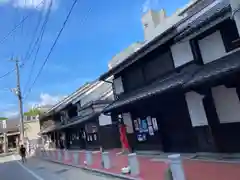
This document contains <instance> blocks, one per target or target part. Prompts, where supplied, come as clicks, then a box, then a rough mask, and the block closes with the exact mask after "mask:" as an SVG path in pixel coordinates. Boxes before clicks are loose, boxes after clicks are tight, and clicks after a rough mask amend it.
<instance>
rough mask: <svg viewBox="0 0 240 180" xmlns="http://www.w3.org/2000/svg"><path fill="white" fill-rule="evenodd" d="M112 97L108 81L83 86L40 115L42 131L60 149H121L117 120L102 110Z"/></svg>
mask: <svg viewBox="0 0 240 180" xmlns="http://www.w3.org/2000/svg"><path fill="white" fill-rule="evenodd" d="M111 96H112V88H111V86H110V85H109V84H107V83H103V82H94V83H93V84H92V85H90V86H88V87H87V88H86V87H82V88H81V89H79V90H78V91H77V93H75V95H74V93H73V94H72V95H71V96H70V97H71V98H67V99H65V100H63V101H62V102H61V103H59V104H58V105H56V106H55V107H54V108H52V109H51V110H50V111H49V112H48V113H47V115H45V117H43V118H41V124H42V127H43V128H42V131H41V134H45V135H47V136H48V137H50V139H51V140H52V142H53V143H54V144H55V146H56V147H57V148H67V149H98V150H99V149H100V147H101V148H103V149H111V148H119V147H120V140H119V132H118V125H117V119H116V118H115V119H114V118H112V117H109V116H105V115H103V114H102V113H101V112H102V110H103V108H105V107H106V106H107V105H109V104H110V103H111V102H112V97H111ZM53 109H54V110H53ZM109 134H111V136H109Z"/></svg>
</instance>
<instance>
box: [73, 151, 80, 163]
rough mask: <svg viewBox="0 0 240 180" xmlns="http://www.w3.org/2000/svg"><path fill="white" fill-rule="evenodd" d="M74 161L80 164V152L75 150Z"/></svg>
mask: <svg viewBox="0 0 240 180" xmlns="http://www.w3.org/2000/svg"><path fill="white" fill-rule="evenodd" d="M73 163H74V164H75V165H78V164H79V152H73Z"/></svg>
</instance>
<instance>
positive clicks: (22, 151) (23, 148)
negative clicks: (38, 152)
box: [20, 145, 27, 163]
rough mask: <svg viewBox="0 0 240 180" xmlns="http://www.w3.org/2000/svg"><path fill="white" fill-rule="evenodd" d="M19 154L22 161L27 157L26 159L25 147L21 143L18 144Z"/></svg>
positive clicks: (25, 160)
mask: <svg viewBox="0 0 240 180" xmlns="http://www.w3.org/2000/svg"><path fill="white" fill-rule="evenodd" d="M20 156H21V159H22V163H25V162H27V159H26V148H25V147H24V146H23V145H21V146H20Z"/></svg>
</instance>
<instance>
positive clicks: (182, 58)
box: [171, 41, 194, 67]
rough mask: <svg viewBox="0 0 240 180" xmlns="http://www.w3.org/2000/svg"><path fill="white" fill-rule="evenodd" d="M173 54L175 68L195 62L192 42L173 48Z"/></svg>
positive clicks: (176, 45) (181, 43)
mask: <svg viewBox="0 0 240 180" xmlns="http://www.w3.org/2000/svg"><path fill="white" fill-rule="evenodd" d="M171 52H172V57H173V62H174V66H175V67H179V66H182V65H184V64H186V63H188V62H190V61H193V60H194V57H193V53H192V50H191V46H190V42H189V41H185V42H180V43H177V44H174V45H172V46H171Z"/></svg>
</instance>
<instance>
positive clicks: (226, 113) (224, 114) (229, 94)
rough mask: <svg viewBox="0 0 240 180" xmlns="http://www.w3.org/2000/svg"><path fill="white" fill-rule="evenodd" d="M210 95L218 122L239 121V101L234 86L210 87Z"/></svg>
mask: <svg viewBox="0 0 240 180" xmlns="http://www.w3.org/2000/svg"><path fill="white" fill-rule="evenodd" d="M212 95H213V99H214V104H215V107H216V111H217V114H218V118H219V121H220V123H234V122H240V102H239V98H238V95H237V92H236V88H227V87H225V86H224V85H221V86H217V87H214V88H212Z"/></svg>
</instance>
